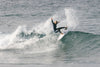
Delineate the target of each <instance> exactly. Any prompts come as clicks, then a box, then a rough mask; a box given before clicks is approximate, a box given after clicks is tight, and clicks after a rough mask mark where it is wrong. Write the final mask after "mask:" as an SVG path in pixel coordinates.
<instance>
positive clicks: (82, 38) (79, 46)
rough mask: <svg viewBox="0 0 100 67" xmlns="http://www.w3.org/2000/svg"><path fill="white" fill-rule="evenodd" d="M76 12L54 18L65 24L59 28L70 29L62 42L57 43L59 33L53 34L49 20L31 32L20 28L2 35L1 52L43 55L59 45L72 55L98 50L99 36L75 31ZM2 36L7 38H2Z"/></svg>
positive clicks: (66, 11) (65, 13) (64, 13)
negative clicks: (23, 51)
mask: <svg viewBox="0 0 100 67" xmlns="http://www.w3.org/2000/svg"><path fill="white" fill-rule="evenodd" d="M74 11H75V10H73V9H65V10H64V12H62V11H60V13H59V12H58V13H56V14H55V15H54V16H52V17H53V18H54V20H61V22H63V24H61V23H60V24H59V25H58V26H59V27H60V26H65V25H67V26H68V29H69V32H68V34H67V35H65V36H64V37H63V38H62V39H61V40H60V41H57V38H58V36H59V33H57V34H55V33H54V32H53V30H52V23H50V22H51V20H50V18H49V19H48V20H47V21H46V22H45V23H40V24H39V25H38V26H35V25H34V27H33V28H32V29H30V30H27V27H26V26H19V27H18V28H17V29H16V30H15V31H14V32H13V33H11V34H3V33H1V34H0V50H5V49H21V50H25V51H29V52H32V53H38V52H39V53H41V52H47V51H52V50H56V49H58V48H59V45H61V46H64V47H63V48H62V49H64V51H72V52H69V53H70V54H71V53H72V54H75V53H76V52H78V51H80V50H82V52H86V51H87V52H88V50H91V51H92V50H98V49H99V40H100V37H99V35H94V34H90V33H85V32H81V31H75V30H74V29H75V28H76V27H77V25H78V20H77V19H76V17H75V12H74ZM71 18H72V19H71ZM2 34H3V35H5V36H4V37H1V36H2ZM96 48H98V49H96ZM84 49H85V50H84ZM73 52H74V53H73ZM80 52H81V51H80ZM91 53H92V52H91ZM80 54H81V53H80ZM83 54H84V53H83Z"/></svg>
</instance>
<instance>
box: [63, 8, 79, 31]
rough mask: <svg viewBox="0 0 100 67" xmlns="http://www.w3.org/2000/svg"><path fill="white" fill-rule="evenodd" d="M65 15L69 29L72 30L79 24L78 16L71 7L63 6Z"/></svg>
mask: <svg viewBox="0 0 100 67" xmlns="http://www.w3.org/2000/svg"><path fill="white" fill-rule="evenodd" d="M65 15H66V20H67V26H68V28H69V29H70V30H74V29H75V28H76V27H77V26H78V24H79V22H78V18H77V16H76V11H75V10H74V9H71V8H65Z"/></svg>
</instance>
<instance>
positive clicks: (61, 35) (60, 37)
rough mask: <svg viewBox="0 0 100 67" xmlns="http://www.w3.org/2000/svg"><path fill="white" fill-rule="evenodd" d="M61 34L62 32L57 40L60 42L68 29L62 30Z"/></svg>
mask: <svg viewBox="0 0 100 67" xmlns="http://www.w3.org/2000/svg"><path fill="white" fill-rule="evenodd" d="M62 32H63V34H60V35H59V37H58V39H57V40H61V39H62V38H63V37H64V36H65V35H66V34H67V33H68V29H67V30H64V31H62Z"/></svg>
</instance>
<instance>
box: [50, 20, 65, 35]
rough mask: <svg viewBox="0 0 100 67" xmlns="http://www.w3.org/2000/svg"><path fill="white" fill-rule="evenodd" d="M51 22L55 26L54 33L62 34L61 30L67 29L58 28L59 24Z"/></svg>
mask: <svg viewBox="0 0 100 67" xmlns="http://www.w3.org/2000/svg"><path fill="white" fill-rule="evenodd" d="M51 22H52V24H53V29H54V32H55V33H58V32H59V33H62V32H61V31H60V29H63V28H65V27H60V28H57V24H55V23H54V22H53V20H51Z"/></svg>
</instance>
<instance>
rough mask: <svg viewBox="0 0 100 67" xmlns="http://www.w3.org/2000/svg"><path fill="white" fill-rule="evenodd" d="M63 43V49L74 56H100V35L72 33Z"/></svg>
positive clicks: (65, 37) (66, 36)
mask: <svg viewBox="0 0 100 67" xmlns="http://www.w3.org/2000/svg"><path fill="white" fill-rule="evenodd" d="M61 42H62V44H63V48H62V49H63V50H64V51H68V53H69V54H74V55H73V56H75V55H78V56H90V55H91V56H92V55H97V54H99V51H100V35H96V34H92V33H86V32H80V31H70V32H69V33H68V34H67V35H65V36H64V38H63V39H62V40H61Z"/></svg>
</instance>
